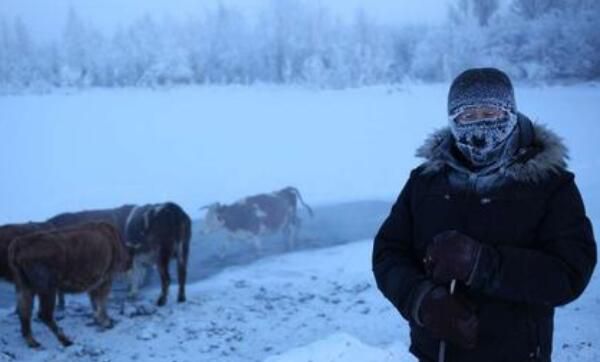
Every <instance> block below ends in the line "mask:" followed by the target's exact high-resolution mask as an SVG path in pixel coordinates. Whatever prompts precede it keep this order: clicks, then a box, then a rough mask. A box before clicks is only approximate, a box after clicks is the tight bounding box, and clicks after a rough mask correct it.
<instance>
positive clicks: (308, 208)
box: [288, 186, 314, 217]
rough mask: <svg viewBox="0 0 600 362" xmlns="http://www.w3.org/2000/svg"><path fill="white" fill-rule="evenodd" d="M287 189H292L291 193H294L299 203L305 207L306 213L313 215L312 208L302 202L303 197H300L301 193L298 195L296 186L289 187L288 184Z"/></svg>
mask: <svg viewBox="0 0 600 362" xmlns="http://www.w3.org/2000/svg"><path fill="white" fill-rule="evenodd" d="M288 189H289V190H290V191H292V192H293V193H294V194H295V195H296V197H297V198H298V200H300V203H301V204H302V206H304V207H305V208H306V210H307V211H308V214H309V215H310V217H313V216H314V212H313V210H312V209H311V208H310V206H308V205H307V204H306V203H305V202H304V199H302V195H300V191H299V190H298V189H297V188H295V187H291V186H290V187H289V188H288Z"/></svg>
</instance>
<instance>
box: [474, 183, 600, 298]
mask: <svg viewBox="0 0 600 362" xmlns="http://www.w3.org/2000/svg"><path fill="white" fill-rule="evenodd" d="M538 241H539V243H538V244H536V245H540V247H539V249H523V248H516V247H509V246H500V247H495V248H493V247H490V246H485V247H484V248H483V251H482V255H481V258H480V260H479V263H478V264H477V266H476V270H475V272H474V275H475V279H474V280H473V283H472V284H471V287H473V288H479V289H481V290H482V291H483V292H484V293H485V294H488V295H490V296H495V297H499V298H503V299H507V300H512V301H516V302H526V303H532V304H544V305H548V306H559V305H563V304H566V303H569V302H571V301H573V300H575V299H576V298H577V297H578V296H579V295H581V293H582V292H583V290H584V289H585V287H586V286H587V284H588V282H589V280H590V278H591V275H592V272H593V270H594V267H595V265H596V243H595V241H594V235H593V231H592V225H591V223H590V220H589V219H588V218H587V216H586V213H585V208H584V205H583V201H582V199H581V195H580V193H579V190H578V188H577V186H576V185H575V181H574V176H573V174H571V173H566V177H565V178H564V179H563V180H562V182H561V183H560V185H559V186H558V187H557V189H556V191H554V192H553V195H552V196H551V198H550V200H549V202H548V204H547V209H546V214H545V216H544V218H543V219H542V221H541V225H540V227H539V231H538Z"/></svg>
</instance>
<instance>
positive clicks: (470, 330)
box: [419, 286, 479, 349]
mask: <svg viewBox="0 0 600 362" xmlns="http://www.w3.org/2000/svg"><path fill="white" fill-rule="evenodd" d="M419 315H420V319H421V322H422V323H423V326H424V327H425V328H426V329H427V330H428V331H430V332H431V334H432V336H433V337H434V338H438V339H443V340H445V341H448V342H450V343H453V344H456V345H459V346H461V347H463V348H466V349H472V348H474V347H475V346H476V344H477V335H478V333H479V319H478V318H477V316H476V315H475V313H474V312H473V310H472V308H470V306H469V305H468V304H467V303H466V302H465V301H463V300H461V299H460V298H459V297H457V296H456V295H450V293H448V291H447V290H446V288H444V287H441V286H438V287H435V288H433V289H432V290H431V291H430V292H429V293H427V294H426V295H425V296H424V297H423V300H422V301H421V306H420V308H419Z"/></svg>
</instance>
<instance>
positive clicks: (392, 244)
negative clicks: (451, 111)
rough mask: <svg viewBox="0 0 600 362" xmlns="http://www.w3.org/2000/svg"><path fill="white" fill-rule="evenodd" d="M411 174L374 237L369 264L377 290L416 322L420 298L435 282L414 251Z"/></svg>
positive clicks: (408, 318) (407, 317)
mask: <svg viewBox="0 0 600 362" xmlns="http://www.w3.org/2000/svg"><path fill="white" fill-rule="evenodd" d="M413 174H414V171H413ZM413 174H411V177H410V178H409V180H408V181H407V183H406V185H405V186H404V188H403V189H402V192H401V193H400V196H399V197H398V199H397V201H396V203H395V204H394V206H393V207H392V210H391V212H390V215H389V216H388V217H387V219H386V220H385V221H384V222H383V224H382V225H381V228H380V229H379V231H378V232H377V235H376V236H375V242H374V244H373V256H372V263H373V273H374V275H375V281H376V282H377V287H378V288H379V290H380V291H381V292H382V293H383V295H384V296H385V297H386V298H387V299H388V300H389V301H390V302H392V304H393V305H394V306H395V307H396V309H398V311H399V312H400V313H401V314H402V316H403V317H404V318H405V319H407V320H416V321H417V322H418V315H417V314H418V307H419V305H420V301H421V299H422V298H423V296H424V295H425V294H426V293H427V292H428V291H429V290H430V289H432V288H433V287H434V285H433V284H432V283H431V282H430V281H428V280H427V278H426V276H425V274H424V270H423V268H422V267H421V266H420V263H419V261H417V260H415V259H416V257H415V256H414V254H413V247H412V240H413V239H412V215H411V193H412V187H413V186H412V185H413V183H414V180H413V178H414V177H413Z"/></svg>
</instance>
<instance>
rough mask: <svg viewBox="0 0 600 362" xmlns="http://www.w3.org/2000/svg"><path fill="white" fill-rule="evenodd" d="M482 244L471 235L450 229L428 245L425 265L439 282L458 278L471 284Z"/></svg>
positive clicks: (435, 237)
mask: <svg viewBox="0 0 600 362" xmlns="http://www.w3.org/2000/svg"><path fill="white" fill-rule="evenodd" d="M481 248H482V245H481V243H479V242H478V241H475V240H473V239H472V238H471V237H469V236H467V235H464V234H461V233H460V232H458V231H455V230H450V231H444V232H442V233H439V234H437V235H436V236H434V238H433V243H431V244H430V245H429V246H428V247H427V253H426V256H425V260H424V262H425V267H426V269H427V271H428V272H429V273H430V274H431V276H432V279H433V280H434V281H435V282H437V283H442V284H445V283H448V282H450V281H451V280H452V279H457V280H460V281H462V282H464V283H465V284H467V285H468V284H470V279H471V278H472V273H473V270H474V268H475V266H476V264H477V262H478V259H479V257H480V254H481Z"/></svg>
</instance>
